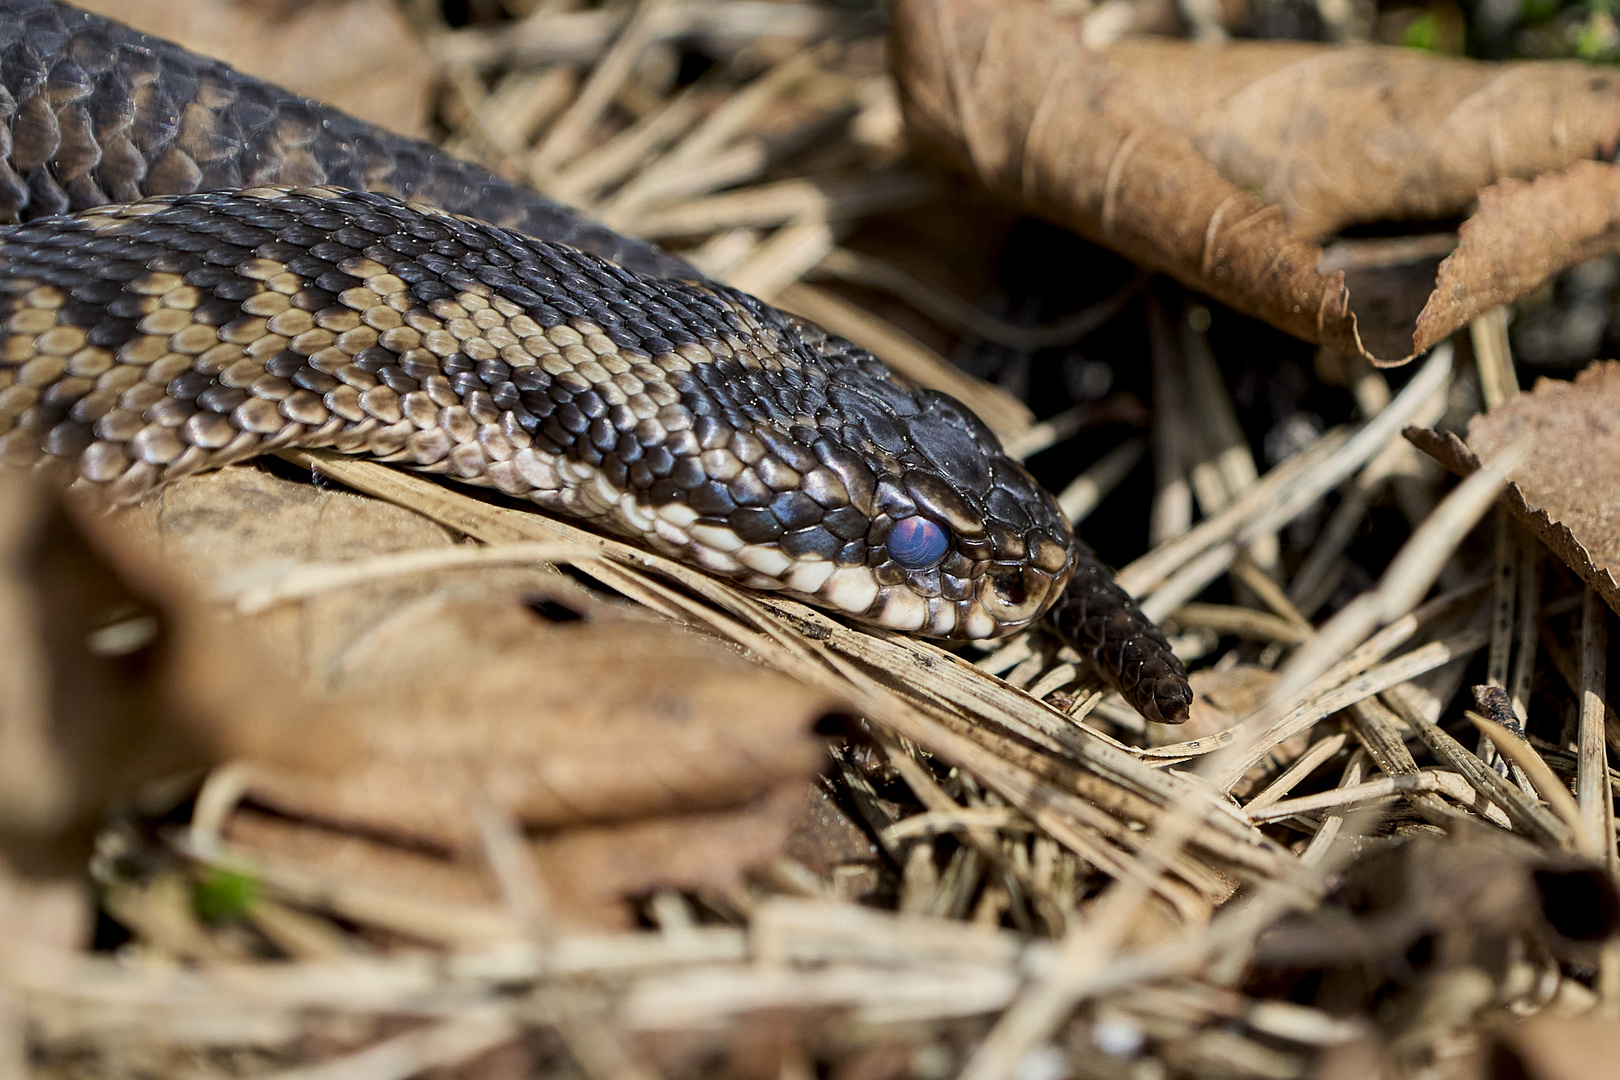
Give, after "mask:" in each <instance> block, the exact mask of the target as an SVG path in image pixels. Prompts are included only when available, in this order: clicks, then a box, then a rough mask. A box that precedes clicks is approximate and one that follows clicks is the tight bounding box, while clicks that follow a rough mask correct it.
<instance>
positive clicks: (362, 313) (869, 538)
mask: <svg viewBox="0 0 1620 1080" xmlns="http://www.w3.org/2000/svg"><path fill="white" fill-rule="evenodd" d="M0 116H3V118H4V127H3V128H0V132H3V134H0V141H3V143H4V145H3V147H0V150H3V154H0V221H3V222H5V224H4V225H0V460H4V461H6V462H8V463H13V464H20V465H27V466H35V467H43V466H53V467H54V468H55V469H57V470H58V471H65V472H67V473H68V474H69V475H70V476H71V477H72V478H73V479H74V480H75V481H76V482H77V483H80V484H83V485H92V486H97V487H100V488H101V489H103V490H104V491H105V492H106V494H107V495H108V496H109V497H110V498H111V499H112V500H113V501H115V502H132V501H135V500H138V499H140V498H141V497H142V496H144V495H146V494H147V493H148V492H150V491H152V490H154V489H156V488H158V487H159V486H161V485H162V484H164V483H166V482H169V481H172V480H174V479H176V478H178V477H181V476H186V475H189V474H192V473H196V472H198V471H200V470H204V469H212V468H216V467H218V466H221V465H224V464H227V463H230V462H235V461H241V460H244V459H246V458H250V457H253V456H255V455H258V454H263V453H266V452H268V451H271V450H274V449H277V448H282V447H291V446H301V447H332V448H335V449H336V450H339V451H342V452H345V453H352V454H359V455H365V456H368V457H371V458H374V459H376V460H380V461H385V462H394V463H398V464H400V465H402V466H405V467H407V468H411V469H415V470H419V471H426V472H432V473H439V474H443V475H445V476H447V477H449V478H452V479H454V480H457V481H460V482H463V483H470V484H477V485H482V486H486V487H490V488H494V489H496V490H498V491H501V492H504V493H506V494H507V495H510V496H514V497H517V498H519V499H526V500H530V501H532V502H533V503H535V504H537V505H538V506H539V507H541V508H543V509H545V510H547V511H551V512H556V513H561V514H566V515H569V516H572V517H575V518H581V519H584V520H585V521H587V522H589V523H590V524H592V525H594V526H595V527H598V528H602V529H605V530H607V531H611V532H614V533H618V534H621V535H627V536H629V537H631V538H633V539H635V540H636V541H638V542H640V543H643V544H645V545H647V546H650V547H652V548H654V549H656V550H658V551H660V552H663V553H665V554H668V555H671V556H673V557H676V558H679V559H682V560H684V561H686V562H688V563H691V564H694V565H696V566H699V567H701V568H703V569H704V570H707V571H709V572H711V573H713V574H716V575H720V576H723V577H726V578H729V579H731V580H733V581H736V582H738V583H740V584H741V585H744V586H747V587H750V588H755V589H767V590H775V591H781V592H784V593H786V594H788V595H792V596H796V597H800V598H803V599H805V600H807V601H809V602H810V603H813V604H816V605H818V606H821V607H824V608H829V609H832V610H834V611H838V612H842V613H844V614H846V615H848V616H850V617H852V618H854V619H856V620H858V621H864V622H868V623H875V624H879V625H882V626H886V627H890V628H892V629H896V630H900V631H905V632H911V633H917V634H922V635H927V636H933V637H941V638H957V639H961V638H987V637H993V636H996V635H999V634H1004V633H1008V632H1010V631H1012V630H1015V629H1017V628H1020V627H1023V626H1026V625H1029V624H1030V623H1031V622H1033V621H1035V620H1036V619H1038V618H1040V617H1042V616H1046V617H1047V618H1048V619H1049V620H1050V623H1051V625H1052V626H1053V627H1054V628H1055V629H1056V631H1057V632H1058V633H1059V634H1060V635H1061V636H1063V637H1064V638H1065V639H1066V640H1068V641H1069V642H1071V643H1072V644H1074V645H1075V646H1076V647H1077V648H1079V649H1080V650H1082V651H1083V652H1084V653H1085V654H1086V655H1087V656H1088V657H1089V658H1090V660H1091V661H1092V663H1093V665H1094V666H1095V668H1096V670H1097V671H1098V672H1099V674H1100V675H1101V676H1102V677H1103V678H1104V679H1105V680H1106V681H1108V682H1109V683H1110V684H1111V685H1113V686H1115V687H1116V688H1117V689H1119V690H1120V691H1121V692H1122V693H1123V695H1124V696H1125V697H1126V699H1127V700H1128V701H1130V703H1131V704H1132V705H1134V706H1135V707H1136V708H1137V709H1138V710H1140V711H1141V712H1142V713H1143V715H1145V716H1146V717H1148V718H1149V719H1152V720H1158V721H1165V722H1177V721H1180V720H1183V719H1185V718H1186V715H1187V710H1188V706H1189V704H1190V702H1191V699H1192V694H1191V691H1190V689H1189V688H1188V685H1187V681H1186V676H1185V672H1184V670H1183V668H1182V665H1181V663H1180V662H1179V661H1178V660H1177V659H1176V657H1175V656H1174V655H1173V654H1172V653H1171V651H1170V647H1169V645H1168V643H1167V642H1166V640H1165V637H1164V635H1163V634H1162V633H1161V632H1160V631H1159V629H1158V628H1157V627H1155V626H1154V625H1153V624H1152V623H1151V622H1150V621H1149V620H1148V619H1147V618H1146V617H1145V616H1144V615H1143V614H1142V613H1141V611H1140V610H1139V609H1138V608H1137V607H1136V605H1135V604H1134V603H1133V602H1132V601H1131V599H1130V597H1129V596H1128V595H1127V594H1126V593H1125V592H1124V591H1123V590H1121V589H1120V588H1119V587H1118V586H1117V585H1115V584H1114V582H1113V580H1112V578H1111V576H1110V575H1109V573H1108V570H1107V568H1106V567H1104V566H1103V565H1102V564H1101V563H1100V562H1099V561H1098V560H1097V559H1096V557H1095V556H1094V555H1093V554H1092V552H1091V551H1090V549H1089V548H1087V547H1086V546H1085V545H1084V544H1083V543H1082V542H1081V541H1080V540H1079V539H1078V538H1076V537H1075V536H1074V532H1073V529H1072V528H1071V527H1070V525H1069V523H1068V522H1067V521H1066V520H1065V519H1064V517H1063V514H1062V512H1061V511H1060V510H1059V509H1058V507H1057V505H1056V502H1055V501H1054V500H1053V498H1052V497H1051V496H1050V495H1049V494H1048V493H1047V492H1045V491H1044V490H1042V489H1041V487H1040V486H1039V485H1038V484H1037V483H1036V481H1035V480H1034V479H1033V478H1032V477H1031V476H1030V475H1029V473H1028V472H1026V471H1025V470H1024V468H1023V467H1022V466H1021V465H1020V464H1019V463H1017V462H1016V461H1014V460H1013V459H1011V458H1009V457H1007V456H1006V455H1005V454H1004V453H1003V452H1002V448H1001V446H1000V444H999V442H998V441H997V439H996V437H995V436H994V435H993V434H992V433H991V432H990V430H989V429H988V428H987V427H985V425H984V424H983V423H982V422H981V421H980V420H979V419H978V418H977V417H975V416H974V415H973V414H972V413H971V412H970V411H968V410H967V409H966V408H965V407H964V406H962V405H961V404H960V403H958V402H956V401H955V400H953V399H952V398H949V397H947V396H945V395H943V394H940V393H937V392H935V391H932V390H928V389H924V388H921V387H919V386H917V385H915V384H914V383H912V382H911V381H909V380H907V379H905V378H903V377H902V376H900V375H897V374H896V373H895V372H893V371H891V370H890V369H889V368H888V367H886V366H885V365H884V364H883V363H882V362H881V361H879V360H878V359H876V358H875V357H874V356H872V354H870V353H868V352H866V351H865V350H863V349H861V348H859V347H857V346H855V345H853V344H851V343H850V342H848V341H845V340H843V339H840V338H837V337H834V336H832V335H829V334H827V333H826V332H824V331H823V330H821V329H820V328H819V327H817V326H815V325H814V324H812V323H810V322H808V321H806V320H804V319H801V318H798V317H796V316H793V315H790V314H788V313H785V312H782V311H779V310H777V309H775V308H773V307H771V306H770V305H768V304H766V303H764V302H763V301H761V300H758V299H756V298H754V297H752V296H749V295H747V294H745V293H742V292H739V291H737V290H735V289H731V288H728V287H726V286H724V285H721V284H719V283H716V282H713V281H709V280H706V279H704V278H703V277H702V276H701V275H700V274H698V273H697V272H696V271H695V270H693V269H692V268H691V267H690V266H688V265H687V264H686V263H685V262H683V261H682V260H680V259H678V258H676V257H674V256H672V255H670V254H668V253H666V252H664V251H662V250H660V249H659V248H657V247H655V246H653V245H651V244H647V243H643V242H641V241H637V240H632V239H628V238H626V237H622V236H619V235H618V234H616V233H614V232H612V231H610V230H608V229H607V228H605V227H603V226H601V225H597V224H594V223H592V222H590V221H588V220H586V219H584V218H583V217H581V216H580V215H578V214H576V213H575V212H573V211H571V210H569V209H567V208H565V207H561V206H558V205H556V204H554V203H551V202H548V201H547V200H545V199H543V198H541V197H540V196H538V195H536V194H534V193H532V192H529V191H526V190H524V189H522V188H520V187H517V186H515V185H513V184H510V183H508V182H506V181H504V180H502V179H500V178H499V177H496V176H494V175H493V174H490V173H488V172H485V171H484V170H482V169H479V168H478V167H476V166H474V165H471V164H469V163H466V162H462V161H459V160H456V159H455V158H452V157H450V156H449V155H447V154H444V153H443V152H441V151H438V150H436V149H434V148H433V147H431V146H429V145H428V144H425V143H421V142H417V141H414V140H410V139H405V138H402V137H398V136H394V135H391V134H388V133H385V132H382V131H379V130H377V129H375V128H373V127H371V126H370V125H368V124H365V123H364V122H362V121H360V120H357V119H354V118H353V117H350V116H347V115H345V114H343V113H341V112H338V111H337V110H335V109H332V108H329V107H327V106H324V105H321V104H319V103H316V102H312V101H309V100H307V99H303V98H300V97H298V96H296V95H293V94H290V93H288V92H286V91H283V90H279V89H276V88H274V87H271V86H267V85H265V84H263V83H261V82H258V81H257V80H255V79H252V78H250V77H248V76H245V75H243V74H241V73H239V72H236V71H234V70H232V69H231V68H229V67H227V66H225V65H224V64H221V63H219V62H216V61H212V60H208V59H206V58H203V57H199V56H195V55H192V54H190V53H188V52H186V51H184V50H183V49H181V48H179V47H178V46H176V45H173V44H171V43H168V42H165V41H161V40H158V39H155V38H151V37H146V36H144V35H141V34H138V33H136V32H134V31H132V30H130V29H128V28H126V27H123V26H121V25H119V24H117V23H113V22H110V21H107V20H104V19H101V18H99V17H96V16H93V15H90V14H87V13H85V12H81V11H78V10H75V9H73V8H71V7H68V6H66V5H64V4H60V3H57V2H54V0H0Z"/></svg>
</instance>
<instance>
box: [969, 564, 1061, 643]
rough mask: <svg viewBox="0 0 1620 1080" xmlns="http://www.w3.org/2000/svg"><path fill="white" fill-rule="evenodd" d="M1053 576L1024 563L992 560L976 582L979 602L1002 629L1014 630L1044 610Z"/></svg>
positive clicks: (1049, 594)
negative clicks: (993, 561)
mask: <svg viewBox="0 0 1620 1080" xmlns="http://www.w3.org/2000/svg"><path fill="white" fill-rule="evenodd" d="M1051 592H1052V579H1051V578H1049V577H1048V576H1047V575H1045V574H1043V573H1041V572H1040V571H1038V570H1036V569H1035V568H1034V567H1032V566H1030V565H1028V564H1027V563H992V564H991V565H990V568H989V569H988V570H986V571H985V573H984V577H983V578H982V579H981V580H980V583H979V602H980V604H982V605H983V607H984V610H985V612H986V613H987V614H989V616H990V617H991V618H992V619H994V620H995V621H996V622H997V624H998V625H999V626H1000V627H1001V628H1003V629H1004V630H1011V629H1016V628H1017V627H1020V626H1023V625H1024V624H1026V623H1028V622H1030V621H1031V620H1033V619H1034V618H1035V617H1036V616H1037V615H1039V614H1040V613H1041V612H1043V611H1045V610H1046V602H1047V600H1048V599H1049V598H1050V596H1051Z"/></svg>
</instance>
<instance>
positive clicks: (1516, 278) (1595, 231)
mask: <svg viewBox="0 0 1620 1080" xmlns="http://www.w3.org/2000/svg"><path fill="white" fill-rule="evenodd" d="M1457 239H1458V243H1457V250H1456V251H1454V252H1452V253H1451V255H1450V257H1448V258H1447V259H1446V261H1445V262H1443V263H1441V264H1440V277H1439V280H1438V281H1437V282H1436V283H1435V287H1434V292H1433V293H1431V294H1430V296H1429V300H1428V303H1427V305H1426V306H1425V307H1424V308H1423V312H1422V313H1421V314H1420V315H1419V316H1418V319H1417V336H1418V338H1419V339H1420V340H1424V341H1438V340H1440V339H1441V338H1443V337H1445V336H1446V335H1447V334H1449V333H1450V332H1451V331H1452V330H1453V329H1455V328H1457V327H1460V326H1464V325H1466V324H1467V323H1468V322H1470V321H1472V320H1473V319H1474V318H1475V317H1477V316H1479V315H1482V314H1484V313H1485V312H1487V311H1489V310H1490V309H1491V308H1494V307H1497V306H1499V305H1501V304H1506V303H1509V302H1511V301H1513V300H1517V299H1518V298H1519V297H1521V296H1525V295H1526V294H1528V293H1529V292H1531V291H1532V290H1533V289H1535V288H1536V287H1537V286H1538V285H1540V284H1541V283H1542V282H1543V281H1546V280H1547V279H1548V278H1550V277H1552V276H1553V275H1554V274H1556V273H1558V272H1559V271H1560V270H1564V269H1567V268H1568V267H1571V266H1574V265H1575V264H1576V263H1578V262H1583V261H1585V260H1587V259H1591V258H1595V257H1597V256H1599V255H1602V254H1605V253H1606V252H1611V251H1617V250H1620V169H1617V168H1615V167H1614V166H1613V165H1610V164H1608V163H1607V162H1600V161H1581V162H1576V163H1575V164H1574V165H1571V166H1570V167H1569V168H1567V169H1565V170H1563V171H1562V172H1557V173H1549V174H1547V175H1545V176H1538V177H1536V178H1535V179H1534V180H1529V181H1526V180H1503V181H1501V182H1499V183H1496V184H1493V185H1492V186H1490V187H1488V188H1485V189H1484V190H1482V191H1481V192H1480V193H1479V208H1478V209H1477V210H1475V211H1474V214H1473V216H1472V217H1470V218H1469V219H1468V220H1467V221H1465V222H1463V225H1462V228H1461V229H1460V230H1459V231H1458V237H1457Z"/></svg>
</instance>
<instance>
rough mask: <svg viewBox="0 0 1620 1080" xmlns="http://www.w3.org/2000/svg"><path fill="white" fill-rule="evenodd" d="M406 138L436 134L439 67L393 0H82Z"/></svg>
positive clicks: (91, 8) (139, 27)
mask: <svg viewBox="0 0 1620 1080" xmlns="http://www.w3.org/2000/svg"><path fill="white" fill-rule="evenodd" d="M77 6H79V7H81V8H84V9H86V10H88V11H93V12H95V13H96V14H98V15H104V16H106V17H107V18H109V19H117V20H118V21H119V22H121V23H124V24H126V25H128V26H132V27H134V28H135V29H137V30H139V31H141V32H142V33H145V34H152V35H154V36H155V37H161V38H167V39H168V40H170V41H173V42H177V43H179V44H180V45H182V46H184V47H185V48H187V49H190V50H191V51H192V52H195V53H201V54H202V55H204V56H212V57H215V58H217V59H219V60H223V61H225V63H227V64H230V65H231V66H232V67H235V68H239V69H240V70H242V71H245V72H247V73H248V74H249V75H255V76H257V77H258V78H261V79H263V80H265V81H266V82H270V83H274V84H275V85H277V86H284V87H286V88H287V89H289V90H292V91H293V92H295V93H299V94H303V95H305V96H306V97H312V98H315V99H316V100H317V101H322V102H325V103H326V104H328V105H333V106H336V107H337V108H339V109H342V110H344V111H345V112H349V113H353V114H354V115H355V116H358V117H360V118H361V119H362V120H369V121H371V122H372V123H373V124H377V125H380V126H382V127H385V128H387V129H388V130H389V131H395V132H398V133H399V134H401V135H414V136H416V137H418V138H421V137H422V136H424V135H426V134H427V121H428V111H429V108H430V106H431V105H432V95H433V84H434V76H435V66H434V63H433V58H432V57H431V56H430V55H429V53H428V51H427V49H426V48H424V47H423V45H422V42H421V41H420V40H419V39H418V38H417V36H416V33H415V32H414V31H413V30H412V29H411V27H410V24H409V23H408V22H406V20H405V16H404V14H403V13H402V12H401V11H400V9H399V5H397V4H394V3H390V2H389V0H186V2H185V3H175V2H174V0H78V3H77Z"/></svg>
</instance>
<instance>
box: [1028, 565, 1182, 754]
mask: <svg viewBox="0 0 1620 1080" xmlns="http://www.w3.org/2000/svg"><path fill="white" fill-rule="evenodd" d="M1078 543H1079V541H1076V544H1078ZM1048 618H1049V619H1050V621H1051V624H1052V627H1053V628H1054V629H1055V630H1056V631H1057V633H1058V635H1059V636H1060V637H1061V638H1063V639H1064V640H1065V641H1066V642H1068V643H1069V644H1070V645H1073V646H1074V647H1075V648H1076V649H1078V650H1079V651H1080V652H1081V653H1082V654H1083V655H1085V657H1086V658H1087V659H1089V660H1090V661H1091V666H1092V668H1093V669H1094V670H1095V671H1096V672H1097V674H1098V675H1100V676H1101V677H1102V679H1103V681H1104V682H1106V683H1107V684H1108V685H1109V686H1111V687H1113V688H1114V689H1115V690H1118V691H1119V692H1120V694H1121V696H1123V697H1124V698H1125V700H1126V701H1127V702H1129V703H1130V705H1131V707H1132V708H1134V709H1135V710H1136V711H1137V712H1139V713H1141V714H1142V715H1143V716H1144V717H1146V718H1147V719H1149V720H1153V721H1155V722H1157V723H1161V724H1179V723H1182V722H1183V721H1185V720H1186V719H1187V716H1188V711H1189V709H1190V708H1191V707H1192V698H1193V694H1192V687H1191V686H1190V685H1189V684H1188V682H1187V669H1186V668H1185V667H1183V666H1182V663H1181V660H1180V659H1179V658H1177V656H1176V654H1175V653H1174V652H1172V651H1171V649H1170V642H1169V641H1168V640H1167V639H1166V638H1165V636H1164V631H1162V630H1160V629H1159V628H1158V627H1157V626H1155V625H1154V624H1153V622H1152V620H1150V619H1149V618H1148V617H1147V616H1146V615H1144V614H1143V613H1142V609H1141V608H1139V607H1137V606H1136V601H1135V600H1132V599H1131V596H1130V594H1129V593H1127V592H1126V591H1125V590H1124V589H1122V588H1120V587H1119V586H1118V585H1117V584H1115V582H1114V579H1113V576H1112V575H1111V574H1110V573H1109V572H1108V568H1107V567H1106V566H1104V565H1103V564H1102V563H1101V562H1100V561H1098V559H1097V557H1096V556H1095V555H1093V554H1092V553H1091V552H1090V551H1089V550H1086V549H1084V548H1082V550H1081V551H1080V553H1079V565H1078V566H1077V567H1076V568H1075V571H1074V576H1073V577H1072V578H1070V579H1069V587H1068V588H1067V589H1066V590H1065V591H1064V593H1063V595H1062V596H1061V597H1059V599H1058V602H1057V604H1056V605H1054V606H1053V608H1052V611H1051V613H1050V614H1049V616H1048Z"/></svg>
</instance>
